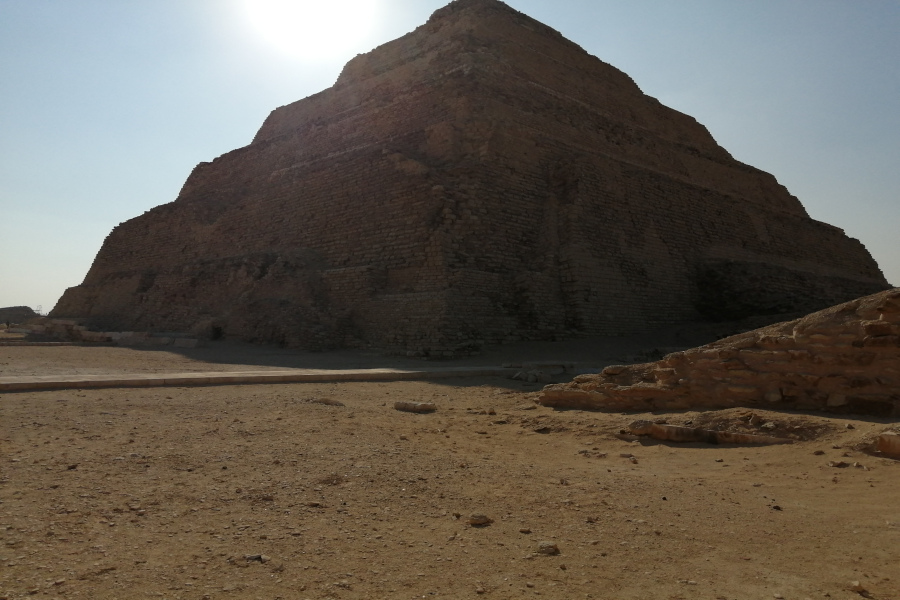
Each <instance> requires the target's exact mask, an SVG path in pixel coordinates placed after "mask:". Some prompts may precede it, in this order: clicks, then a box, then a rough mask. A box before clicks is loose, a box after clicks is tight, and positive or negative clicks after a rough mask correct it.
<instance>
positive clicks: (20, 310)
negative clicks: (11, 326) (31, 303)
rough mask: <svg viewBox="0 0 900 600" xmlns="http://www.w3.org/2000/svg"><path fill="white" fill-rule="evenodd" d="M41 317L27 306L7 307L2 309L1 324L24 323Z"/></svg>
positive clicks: (0, 309) (0, 311) (0, 310)
mask: <svg viewBox="0 0 900 600" xmlns="http://www.w3.org/2000/svg"><path fill="white" fill-rule="evenodd" d="M39 316H40V315H39V314H37V313H36V312H34V311H33V310H31V309H30V308H28V307H27V306H7V307H6V308H0V323H6V322H7V321H9V322H10V323H24V322H25V321H27V320H28V319H33V318H35V317H39Z"/></svg>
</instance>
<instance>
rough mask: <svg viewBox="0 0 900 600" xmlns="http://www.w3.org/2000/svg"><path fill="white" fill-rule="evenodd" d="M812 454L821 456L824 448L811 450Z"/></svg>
mask: <svg viewBox="0 0 900 600" xmlns="http://www.w3.org/2000/svg"><path fill="white" fill-rule="evenodd" d="M813 454H814V455H816V456H822V455H823V454H825V451H824V450H816V451H815V452H813Z"/></svg>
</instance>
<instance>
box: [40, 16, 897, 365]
mask: <svg viewBox="0 0 900 600" xmlns="http://www.w3.org/2000/svg"><path fill="white" fill-rule="evenodd" d="M886 287H887V285H886V282H885V280H884V278H883V276H882V274H881V272H880V271H879V269H878V267H877V265H876V264H875V263H874V261H873V260H872V258H871V257H870V256H869V254H868V253H867V251H866V250H865V248H864V247H863V246H862V245H861V244H860V243H859V242H857V241H856V240H854V239H850V238H848V237H847V236H846V235H845V234H844V233H843V231H841V230H840V229H838V228H836V227H832V226H830V225H826V224H824V223H820V222H817V221H814V220H812V219H810V218H809V216H808V215H807V213H806V211H805V210H804V209H803V207H802V206H801V204H800V202H799V201H798V200H797V199H796V198H794V197H793V196H791V195H790V194H789V193H788V192H787V190H785V188H784V187H782V186H781V185H779V184H778V182H777V181H776V180H775V178H774V177H772V176H771V175H769V174H767V173H764V172H761V171H759V170H758V169H755V168H753V167H750V166H748V165H745V164H742V163H740V162H738V161H736V160H734V159H733V158H732V157H731V156H730V155H729V154H728V152H726V151H725V150H724V149H723V148H721V147H720V146H718V145H717V144H716V142H715V141H714V140H713V138H712V137H711V136H710V134H709V133H708V132H707V130H706V129H705V128H704V127H703V126H701V125H700V124H698V123H697V122H696V121H695V120H694V119H693V118H691V117H689V116H687V115H685V114H682V113H679V112H677V111H675V110H672V109H670V108H667V107H665V106H663V105H662V104H660V103H659V102H658V101H657V100H656V99H654V98H651V97H649V96H646V95H645V94H643V93H642V92H641V90H640V89H639V88H638V87H637V85H635V83H634V82H633V81H632V80H631V79H630V78H629V77H628V76H627V75H625V74H624V73H622V72H621V71H618V70H617V69H615V68H613V67H611V66H610V65H608V64H605V63H603V62H602V61H600V60H599V59H597V58H596V57H593V56H591V55H589V54H587V53H586V52H585V51H584V50H582V49H581V48H580V47H579V46H577V45H576V44H574V43H572V42H570V41H568V40H566V39H565V38H563V37H562V36H561V35H560V34H559V33H558V32H556V31H554V30H552V29H550V28H549V27H546V26H545V25H542V24H541V23H538V22H537V21H534V20H533V19H531V18H529V17H527V16H525V15H523V14H521V13H519V12H517V11H515V10H513V9H511V8H510V7H508V6H507V5H505V4H503V3H502V2H499V1H497V0H456V1H455V2H453V3H451V4H450V5H448V6H446V7H445V8H443V9H441V10H438V11H437V12H435V13H434V15H433V16H432V17H431V18H430V19H429V21H428V22H427V23H426V24H425V25H423V26H421V27H419V28H418V29H416V30H415V31H413V32H412V33H409V34H408V35H406V36H404V37H402V38H400V39H397V40H395V41H393V42H390V43H388V44H385V45H383V46H381V47H379V48H377V49H375V50H373V51H372V52H370V53H368V54H364V55H360V56H358V57H356V58H354V59H353V60H351V61H350V62H349V63H348V64H347V65H346V67H345V68H344V70H343V72H342V73H341V75H340V77H339V78H338V80H337V82H336V83H335V85H334V86H333V87H331V88H329V89H327V90H325V91H323V92H321V93H319V94H316V95H314V96H311V97H309V98H306V99H304V100H301V101H299V102H295V103H294V104H290V105H288V106H283V107H281V108H278V109H276V110H275V111H274V112H272V114H271V115H270V116H269V117H268V119H266V121H265V123H264V124H263V126H262V128H261V129H260V131H259V133H258V134H257V135H256V137H255V139H254V140H253V142H252V143H251V144H250V145H249V146H246V147H244V148H240V149H238V150H235V151H233V152H229V153H228V154H225V155H223V156H220V157H219V158H217V159H216V160H214V161H213V162H212V163H201V164H200V165H199V166H197V167H196V169H195V170H194V171H193V173H192V174H191V176H190V177H189V178H188V180H187V182H186V183H185V185H184V187H183V189H182V191H181V193H180V195H179V196H178V198H177V199H176V200H175V201H174V202H172V203H170V204H165V205H162V206H159V207H156V208H154V209H153V210H151V211H149V212H147V213H145V214H144V215H142V216H140V217H137V218H135V219H132V220H130V221H127V222H125V223H123V224H121V225H119V226H118V227H116V228H115V229H114V230H113V232H112V233H111V234H110V235H109V237H108V238H107V239H106V241H105V243H104V245H103V247H102V249H101V250H100V253H99V254H98V255H97V258H96V260H95V261H94V264H93V266H92V267H91V270H90V272H89V273H88V275H87V277H86V278H85V280H84V283H82V284H81V285H80V286H77V287H75V288H71V289H69V290H68V291H67V292H66V294H65V295H64V296H63V298H62V299H61V300H60V302H59V304H58V305H57V306H56V308H55V309H54V311H53V312H52V313H51V314H52V316H58V317H82V318H88V319H89V322H90V323H92V324H93V326H95V327H97V328H101V329H107V330H109V329H115V330H129V329H135V330H160V329H162V330H166V331H186V330H191V331H193V332H195V333H202V332H206V333H207V334H210V335H213V336H214V337H215V336H218V335H228V336H237V337H241V338H244V339H248V340H257V341H263V342H278V343H285V344H290V345H297V346H303V347H308V348H328V347H333V346H340V345H344V344H348V343H358V342H360V341H363V342H365V343H369V344H374V345H377V346H379V347H382V348H387V349H393V350H400V351H412V352H419V353H422V354H424V355H443V356H447V355H452V354H453V353H464V352H467V351H468V350H470V349H471V348H473V347H475V346H477V345H478V344H480V343H482V342H504V341H513V340H518V339H553V338H555V337H559V336H569V335H591V334H625V333H631V332H638V331H645V330H651V329H653V328H655V327H659V326H662V325H666V324H670V323H678V322H684V321H689V320H696V319H699V318H713V319H731V318H740V317H744V316H747V315H753V314H774V313H783V312H791V311H803V312H808V311H810V310H814V309H818V308H822V307H824V306H828V305H831V304H834V303H836V302H840V301H844V300H848V299H850V298H854V297H858V296H862V295H865V294H869V293H873V292H876V291H879V290H882V289H885V288H886Z"/></svg>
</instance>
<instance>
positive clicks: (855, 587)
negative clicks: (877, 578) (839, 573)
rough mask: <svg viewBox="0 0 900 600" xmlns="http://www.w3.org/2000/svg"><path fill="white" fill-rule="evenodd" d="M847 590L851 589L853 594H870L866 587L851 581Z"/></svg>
mask: <svg viewBox="0 0 900 600" xmlns="http://www.w3.org/2000/svg"><path fill="white" fill-rule="evenodd" d="M847 589H849V590H850V591H851V592H856V593H857V594H868V593H869V590H867V589H866V588H865V586H863V585H862V584H861V583H860V582H858V581H851V582H850V586H849V587H848V588H847Z"/></svg>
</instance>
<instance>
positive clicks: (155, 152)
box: [0, 0, 900, 311]
mask: <svg viewBox="0 0 900 600" xmlns="http://www.w3.org/2000/svg"><path fill="white" fill-rule="evenodd" d="M246 1H247V0H153V1H151V2H147V1H138V0H0V306H11V305H26V306H31V307H37V306H41V307H42V308H43V310H44V311H48V310H50V309H51V308H52V307H53V305H54V304H55V303H56V301H57V299H58V298H59V296H60V295H61V294H62V292H63V291H64V290H65V288H66V287H70V286H73V285H78V284H79V283H80V282H81V281H82V279H83V278H84V275H85V274H86V273H87V271H88V269H89V267H90V265H91V261H92V260H93V258H94V256H95V255H96V253H97V251H98V250H99V249H100V246H101V244H102V243H103V240H104V238H105V237H106V235H107V234H108V233H109V231H110V230H111V229H112V228H113V227H114V226H115V225H117V224H118V223H120V222H122V221H125V220H128V219H130V218H133V217H136V216H138V215H140V214H142V213H143V212H145V211H147V210H149V209H150V208H152V207H154V206H157V205H159V204H163V203H166V202H170V201H172V200H174V199H175V197H176V195H177V194H178V191H179V189H180V188H181V185H182V184H183V183H184V180H185V179H186V177H187V176H188V174H189V173H190V171H191V169H192V168H193V167H194V165H196V164H197V163H198V162H201V161H208V160H211V159H212V158H215V157H216V156H218V155H220V154H223V153H225V152H228V151H229V150H232V149H235V148H238V147H241V146H245V145H247V144H248V143H249V142H250V140H251V139H252V137H253V135H254V133H255V132H256V130H257V129H258V128H259V127H260V125H261V124H262V122H263V120H264V119H265V117H266V115H267V114H268V113H269V112H270V111H271V110H273V109H274V108H276V107H277V106H280V105H284V104H288V103H290V102H293V101H295V100H298V99H300V98H303V97H305V96H308V95H310V94H313V93H315V92H317V91H320V90H322V89H324V88H326V87H329V86H330V85H332V84H333V83H334V80H335V79H336V78H337V76H338V74H339V73H340V70H341V67H342V66H343V64H344V63H345V62H346V61H347V60H349V59H350V58H352V56H354V55H355V54H357V53H359V52H366V51H368V50H370V49H372V48H374V47H375V46H377V45H378V44H380V43H383V42H386V41H388V40H391V39H394V38H396V37H399V36H400V35H403V34H404V33H406V32H408V31H411V30H412V29H414V28H415V27H416V26H417V25H419V24H421V23H424V22H425V21H426V20H427V18H428V16H429V15H430V14H431V13H432V12H433V11H434V10H436V9H437V8H440V7H441V6H442V5H443V4H445V2H444V1H443V0H371V1H370V2H369V4H372V5H374V11H375V13H374V16H372V17H370V18H367V20H366V24H368V25H370V27H369V29H368V31H364V32H363V31H360V32H357V33H356V34H354V36H352V39H345V38H346V36H342V34H341V32H340V31H336V30H335V31H332V30H329V29H328V28H327V27H323V26H316V27H314V28H312V29H305V28H304V27H305V26H304V25H303V24H302V23H301V24H299V25H298V26H297V31H298V34H299V35H305V36H313V35H319V34H324V35H325V36H326V38H325V39H330V40H334V41H335V49H334V51H333V52H330V53H329V54H328V55H327V56H310V55H301V56H298V55H294V54H289V53H286V52H284V49H283V48H280V47H279V46H277V45H276V44H273V43H272V39H271V36H268V37H267V35H265V34H264V33H263V32H262V31H261V30H260V29H259V27H255V26H253V24H252V23H251V20H250V17H249V16H248V13H247V9H246V6H245V4H246ZM282 1H284V0H282ZM354 2H355V3H359V2H366V0H331V2H330V4H333V5H335V6H338V7H340V8H341V10H343V11H344V14H345V15H350V14H355V11H358V10H359V9H358V7H357V8H356V9H354V6H353V4H354ZM508 3H509V4H510V5H512V6H513V7H515V8H517V9H518V10H521V11H523V12H525V13H527V14H529V15H531V16H532V17H534V18H536V19H538V20H540V21H543V22H544V23H547V24H548V25H550V26H552V27H554V28H555V29H558V30H559V31H560V32H562V33H563V35H565V36H566V37H568V38H569V39H571V40H573V41H575V42H576V43H578V44H580V45H581V46H582V47H583V48H585V49H586V50H587V51H588V52H590V53H591V54H594V55H596V56H598V57H600V58H601V59H602V60H604V61H606V62H608V63H610V64H612V65H614V66H616V67H618V68H620V69H622V70H623V71H625V72H626V73H628V74H629V75H630V76H631V77H632V78H633V79H634V80H635V81H636V82H637V84H638V85H639V86H640V87H641V89H642V90H643V91H644V92H645V93H647V94H649V95H651V96H655V97H656V98H658V99H659V100H660V101H661V102H663V103H664V104H666V105H668V106H671V107H673V108H676V109H678V110H680V111H682V112H685V113H688V114H690V115H692V116H694V117H695V118H697V120H698V121H700V122H701V123H703V124H704V125H706V127H707V128H708V129H709V130H710V132H711V133H712V135H713V136H714V137H715V138H716V140H717V141H718V142H719V143H720V144H721V145H722V146H724V147H725V148H726V149H727V150H728V151H729V152H731V154H732V155H733V156H734V157H735V158H737V159H738V160H741V161H743V162H746V163H749V164H751V165H753V166H755V167H758V168H760V169H763V170H765V171H768V172H770V173H772V174H773V175H775V177H776V178H778V180H779V181H780V182H781V183H782V184H784V185H785V186H787V188H788V189H789V190H790V191H791V193H793V194H794V195H796V196H797V197H798V198H799V199H800V200H801V202H802V203H803V204H804V206H806V208H807V210H808V211H809V213H810V215H811V216H812V217H813V218H815V219H818V220H821V221H825V222H827V223H830V224H832V225H836V226H838V227H841V228H842V229H844V230H845V231H846V232H847V233H848V234H849V235H851V236H852V237H855V238H858V239H860V240H861V241H862V242H863V243H864V244H865V245H866V247H867V248H868V249H869V251H870V252H871V253H872V254H873V255H874V257H875V259H876V260H877V261H878V263H879V265H880V266H881V268H882V270H883V271H884V273H885V275H886V277H887V278H888V280H889V281H891V282H892V283H894V284H895V285H900V235H898V233H897V231H898V229H900V166H898V163H900V35H898V32H900V2H898V1H897V0H866V1H864V2H862V1H855V0H843V1H835V0H781V1H775V0H753V1H752V2H750V1H741V2H738V1H736V0H734V1H733V0H680V1H679V2H671V1H670V0H665V1H663V0H590V1H586V0H556V1H554V2H552V3H551V2H547V1H546V0H545V1H537V0H510V2H508ZM299 4H300V5H301V9H302V8H303V6H302V5H304V3H303V2H300V3H299ZM313 4H314V3H313ZM313 4H310V5H313ZM319 4H321V0H320V2H319Z"/></svg>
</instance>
